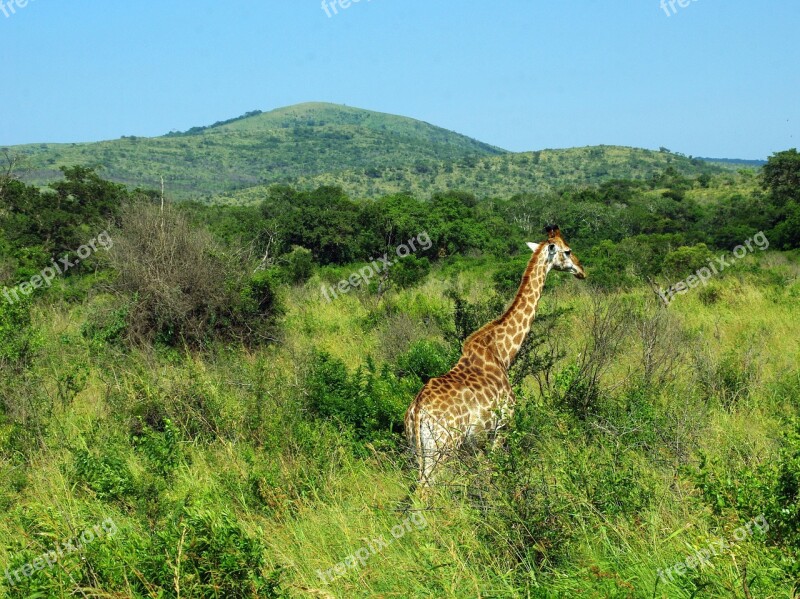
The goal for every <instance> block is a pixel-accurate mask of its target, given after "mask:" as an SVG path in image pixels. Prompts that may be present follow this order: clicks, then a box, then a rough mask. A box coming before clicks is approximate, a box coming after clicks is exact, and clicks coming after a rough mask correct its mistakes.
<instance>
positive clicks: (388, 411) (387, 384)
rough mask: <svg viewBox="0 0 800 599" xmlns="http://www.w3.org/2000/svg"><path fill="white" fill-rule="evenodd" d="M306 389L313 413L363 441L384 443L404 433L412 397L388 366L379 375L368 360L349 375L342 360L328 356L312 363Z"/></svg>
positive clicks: (319, 357) (322, 354)
mask: <svg viewBox="0 0 800 599" xmlns="http://www.w3.org/2000/svg"><path fill="white" fill-rule="evenodd" d="M306 385H307V388H308V401H309V404H310V407H311V409H312V411H313V412H314V413H315V414H317V415H318V416H319V417H322V418H329V419H333V420H336V421H337V422H339V423H341V424H343V425H345V426H347V427H350V428H352V429H353V430H354V432H355V433H356V436H357V438H359V439H361V440H380V439H384V440H385V439H388V438H390V437H391V435H392V433H396V432H398V431H400V430H402V426H403V418H404V416H405V410H406V408H407V407H408V404H409V403H410V402H411V399H412V397H413V395H411V393H412V391H411V389H410V388H409V386H408V385H407V384H403V382H402V381H400V380H399V379H398V378H397V377H396V376H395V375H394V374H392V372H391V370H390V369H389V367H388V366H384V367H383V368H382V369H381V370H380V371H378V370H377V369H376V368H375V365H374V364H373V363H372V360H368V362H367V364H366V365H365V366H361V367H359V369H358V370H357V371H356V372H355V373H353V374H349V373H348V372H347V368H346V367H345V365H344V363H343V362H342V361H341V360H338V359H336V358H333V357H331V356H329V355H328V354H325V353H319V354H316V355H315V356H314V358H313V359H312V362H311V369H310V372H309V374H308V378H307V381H306Z"/></svg>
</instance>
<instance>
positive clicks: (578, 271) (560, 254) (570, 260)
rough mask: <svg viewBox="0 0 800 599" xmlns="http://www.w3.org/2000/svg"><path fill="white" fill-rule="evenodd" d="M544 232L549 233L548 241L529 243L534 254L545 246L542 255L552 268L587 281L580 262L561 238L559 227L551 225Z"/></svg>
mask: <svg viewBox="0 0 800 599" xmlns="http://www.w3.org/2000/svg"><path fill="white" fill-rule="evenodd" d="M544 230H545V232H546V233H547V241H544V242H542V243H528V247H529V248H531V250H532V251H533V252H536V250H538V249H539V247H540V246H542V245H544V248H542V253H543V255H544V257H545V259H546V260H547V261H548V262H549V263H550V266H551V268H554V269H555V270H560V271H563V272H568V273H572V274H573V275H575V278H576V279H585V278H586V271H584V270H583V266H581V263H580V260H578V257H577V256H576V255H575V254H574V253H573V252H572V250H571V249H570V247H569V246H568V245H567V242H566V241H564V238H563V237H561V231H559V229H558V225H549V226H547V227H545V229H544Z"/></svg>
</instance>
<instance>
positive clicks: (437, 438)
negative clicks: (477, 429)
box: [418, 414, 451, 497]
mask: <svg viewBox="0 0 800 599" xmlns="http://www.w3.org/2000/svg"><path fill="white" fill-rule="evenodd" d="M418 446H419V452H418V460H419V489H420V494H421V495H422V496H423V497H427V496H428V495H429V494H430V491H431V489H432V487H433V484H434V480H435V477H436V473H437V469H438V466H439V464H440V463H441V462H442V461H444V458H445V455H446V452H447V450H448V448H449V447H450V446H451V439H450V435H449V434H448V432H447V430H446V429H444V428H443V427H442V426H441V425H440V424H439V423H438V422H436V420H435V419H434V418H433V417H431V416H430V415H429V414H424V415H421V417H420V424H419V441H418Z"/></svg>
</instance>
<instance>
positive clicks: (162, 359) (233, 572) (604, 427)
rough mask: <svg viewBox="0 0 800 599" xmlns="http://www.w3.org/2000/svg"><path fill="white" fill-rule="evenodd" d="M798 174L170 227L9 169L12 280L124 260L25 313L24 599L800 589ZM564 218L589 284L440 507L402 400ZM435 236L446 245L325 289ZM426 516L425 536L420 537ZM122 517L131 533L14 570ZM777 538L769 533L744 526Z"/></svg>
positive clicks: (78, 173)
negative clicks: (415, 459)
mask: <svg viewBox="0 0 800 599" xmlns="http://www.w3.org/2000/svg"><path fill="white" fill-rule="evenodd" d="M770 163H771V167H768V168H766V171H765V172H767V173H768V175H767V176H763V175H762V174H761V173H755V172H751V171H741V172H738V173H737V172H735V171H724V172H716V171H715V172H710V173H709V172H701V171H698V172H695V173H689V174H683V173H680V172H678V171H676V170H675V169H674V168H673V169H669V168H665V169H661V168H658V167H654V168H653V169H652V170H650V171H648V172H647V173H645V174H643V175H642V177H636V178H635V179H631V180H626V181H621V180H619V179H616V180H613V181H605V182H593V183H584V184H581V185H573V186H569V185H567V186H563V187H559V188H558V189H557V190H552V191H547V192H541V193H529V194H522V195H518V196H515V197H511V196H508V197H507V198H505V199H504V198H499V199H498V198H494V199H492V198H489V199H487V198H476V197H475V196H471V195H469V194H465V193H455V192H448V193H442V194H434V195H432V196H424V195H419V196H418V197H411V196H408V195H403V194H399V195H390V196H386V197H382V198H380V199H375V200H367V199H351V198H349V197H348V196H347V195H346V194H344V192H342V191H341V190H340V189H337V188H335V187H320V188H318V189H315V190H306V191H303V190H296V189H292V188H289V187H285V186H284V187H273V188H270V189H269V190H265V191H264V192H263V194H262V195H261V197H260V201H258V202H253V201H248V202H245V204H247V205H245V206H238V207H236V206H220V205H214V206H208V205H201V204H192V203H186V204H169V203H167V205H166V206H165V207H164V208H163V209H162V208H161V206H160V198H159V197H158V196H159V194H158V193H157V192H152V191H147V190H138V191H131V190H129V189H126V188H124V187H122V186H119V185H116V184H113V183H110V182H108V181H105V180H103V179H102V178H101V177H99V176H98V175H97V174H95V173H94V172H93V171H91V170H90V169H82V168H74V169H66V171H65V177H64V179H63V180H61V181H60V182H57V183H53V184H52V186H51V188H50V189H49V190H41V189H39V188H36V187H33V186H29V185H26V184H23V183H21V182H20V181H16V180H13V179H6V180H5V181H4V186H3V188H2V189H3V191H2V195H1V196H0V199H2V204H0V224H2V227H0V231H2V237H1V238H0V281H2V282H4V283H3V284H4V285H9V286H11V285H15V284H16V283H18V282H19V281H23V280H28V279H30V277H31V276H32V275H34V274H35V273H36V272H38V271H39V270H40V269H41V267H42V266H44V265H46V264H47V260H46V258H47V257H49V256H50V255H60V254H61V253H63V252H65V251H70V250H74V249H75V248H77V247H78V246H79V245H80V244H81V243H83V242H85V241H86V239H88V238H89V237H91V236H93V235H96V234H97V233H98V232H100V231H103V230H105V229H107V230H108V232H109V234H110V235H111V237H112V238H113V240H114V247H113V248H112V249H111V250H110V251H108V252H104V251H98V252H97V253H96V254H95V255H94V256H92V258H90V259H89V260H87V261H86V263H85V264H84V265H83V266H82V267H81V268H80V269H76V271H75V272H74V273H72V274H71V275H70V276H68V277H64V278H59V279H57V280H56V281H55V282H54V284H53V286H52V287H51V288H50V289H39V290H37V292H36V293H35V294H33V295H32V296H31V298H29V299H25V300H23V301H20V302H17V303H14V304H13V305H10V304H8V303H7V302H6V301H5V300H4V299H3V300H2V301H0V368H2V379H0V506H1V507H2V514H3V516H2V518H0V539H2V543H0V574H2V575H3V576H2V578H0V589H2V591H0V593H2V595H3V596H8V597H68V596H76V597H152V598H157V597H159V598H160V597H164V598H166V597H186V598H188V597H220V598H227V597H314V596H316V597H597V598H604V597H631V598H639V597H642V598H650V597H659V598H673V597H675V598H684V597H685V598H690V597H742V598H747V597H754V598H767V597H776V598H777V597H783V598H789V597H797V596H798V595H799V594H800V589H798V576H800V561H798V560H800V553H799V552H800V412H798V407H799V406H800V369H799V368H798V364H800V345H799V344H798V339H800V307H799V304H798V300H799V299H800V282H798V273H799V272H800V256H799V255H798V250H797V249H796V248H797V247H798V243H797V242H798V239H797V235H798V233H799V232H800V228H798V227H797V224H798V223H799V222H800V219H798V215H800V212H799V211H798V209H797V200H798V199H797V197H796V192H797V188H796V186H795V185H794V183H793V181H795V180H796V179H792V178H791V177H795V178H796V177H797V173H798V172H800V169H798V168H797V159H796V153H794V154H792V153H791V152H788V153H785V154H782V155H780V156H776V157H774V158H773V159H771V161H770ZM787 182H788V183H787ZM87 199H90V200H91V201H87ZM46 216H48V217H49V218H45V217H46ZM549 222H558V224H559V225H560V226H561V229H562V231H563V232H564V235H565V238H566V239H567V241H568V243H570V245H571V246H572V249H573V250H574V252H575V253H576V254H577V255H578V256H579V257H580V258H581V260H582V262H583V264H584V265H585V267H586V270H587V273H588V276H589V278H588V279H587V280H586V281H577V280H575V279H573V278H571V277H569V276H567V275H564V274H561V273H551V275H550V277H549V279H548V283H547V287H546V290H545V294H544V297H543V300H542V302H541V304H540V308H539V314H538V317H537V321H536V323H535V324H534V327H533V330H532V332H531V335H530V336H529V339H528V341H527V342H526V345H525V347H524V349H523V352H522V354H521V356H520V358H519V360H518V362H517V364H516V365H515V367H514V368H513V369H512V372H511V377H512V382H513V384H514V385H515V388H516V389H517V397H518V399H519V403H518V406H517V410H516V413H515V418H514V422H513V423H511V426H510V428H509V430H508V432H507V434H506V436H505V441H504V444H503V446H502V447H500V448H498V449H497V450H495V451H493V452H492V451H489V452H484V451H474V450H465V451H464V452H463V455H461V456H460V458H459V459H458V460H456V461H455V462H454V463H453V464H451V465H450V467H448V469H447V471H446V472H444V473H443V474H442V483H441V485H439V486H438V487H437V489H436V490H435V492H434V494H433V497H432V499H431V500H430V502H429V503H427V504H424V503H421V502H420V501H419V500H418V499H416V498H415V497H414V496H413V494H410V491H411V490H412V488H413V483H414V479H415V472H414V468H413V465H412V464H411V463H410V459H409V456H408V454H407V452H406V449H405V444H404V439H403V434H402V416H403V412H404V410H405V408H406V407H407V405H408V403H409V402H410V401H411V399H412V398H413V396H414V394H415V393H416V392H417V391H418V390H419V389H420V388H421V386H422V384H423V383H424V381H426V380H427V379H428V378H430V377H432V376H436V375H438V374H441V373H443V372H445V371H446V370H447V369H449V368H450V366H451V365H452V364H453V363H454V362H455V360H456V359H457V358H458V355H459V351H460V344H461V342H462V341H463V339H464V338H465V337H466V336H467V335H468V334H469V333H470V332H472V331H473V330H475V329H476V328H477V327H479V326H481V325H482V324H484V323H485V322H487V321H488V320H490V319H491V318H494V317H495V316H497V315H499V314H500V313H501V312H502V310H503V309H504V307H505V306H506V305H507V304H508V303H509V302H510V300H511V299H512V297H513V294H514V292H515V290H516V285H517V284H518V282H519V278H520V276H521V273H522V271H523V269H524V265H525V262H526V260H527V257H528V255H529V254H527V253H526V252H527V250H525V251H524V252H523V249H524V248H525V246H524V241H526V240H528V241H541V238H542V237H543V235H542V234H541V233H540V231H541V227H542V226H543V225H544V224H547V223H549ZM423 231H424V232H426V233H427V234H429V235H430V238H431V240H432V241H433V246H432V249H431V251H430V252H428V253H425V254H422V253H420V254H419V255H415V256H413V257H410V258H406V259H404V260H401V261H400V262H399V263H398V264H397V265H396V266H394V267H392V269H391V270H390V271H389V275H388V277H386V278H384V279H382V280H380V281H379V280H377V278H376V279H375V280H373V281H372V282H370V284H369V285H361V286H359V287H358V288H357V289H354V290H352V291H350V292H349V293H347V294H344V295H343V296H342V297H339V298H337V299H335V300H334V301H332V302H328V301H326V299H325V298H324V297H323V296H322V294H321V287H322V286H323V285H328V286H330V285H334V284H336V282H337V281H340V280H342V279H344V278H346V277H348V276H349V275H350V274H352V273H353V272H356V271H357V270H358V269H359V268H362V267H363V266H364V264H365V261H366V260H367V259H369V258H372V257H374V256H376V255H379V254H382V253H383V252H384V251H392V249H393V248H394V247H396V246H397V245H398V244H400V243H403V242H404V241H405V240H407V239H409V238H410V237H412V236H414V235H417V234H419V233H421V232H423ZM758 231H763V232H764V234H765V235H766V237H767V239H769V241H770V247H769V249H767V250H766V251H763V252H762V251H759V250H756V251H754V252H752V253H749V254H748V256H747V257H745V258H743V259H741V260H736V261H734V262H735V263H734V264H732V265H731V266H729V267H728V268H726V269H725V270H724V271H723V272H722V273H721V274H719V275H718V276H715V277H714V278H713V279H712V280H711V281H709V283H708V285H705V286H701V287H699V288H696V289H692V290H691V291H690V292H688V293H686V294H681V295H678V296H677V297H676V298H675V299H674V301H673V302H672V303H671V304H670V305H669V306H668V307H665V306H664V305H663V303H661V302H660V300H659V299H658V297H657V295H656V294H655V293H654V291H653V289H652V287H651V285H650V283H649V281H652V282H653V283H654V284H656V285H657V286H659V285H660V286H667V285H668V284H670V283H674V282H677V281H679V280H682V279H685V278H686V277H687V276H688V275H690V274H692V273H693V272H694V271H695V270H697V269H698V268H700V267H702V266H704V265H706V264H707V263H708V261H709V260H710V259H714V258H715V257H717V256H721V255H729V254H730V251H731V249H733V247H735V246H736V245H738V244H739V243H742V242H744V241H745V240H747V239H748V238H751V237H752V236H753V235H754V234H755V233H757V232H758ZM0 299H2V298H0ZM410 515H415V518H416V519H417V521H420V518H424V522H425V523H426V525H425V526H419V527H417V526H412V527H409V528H410V529H409V530H406V531H405V533H404V534H403V535H401V536H399V538H396V539H395V538H394V537H393V536H392V534H391V531H392V530H393V529H395V528H394V527H397V525H399V524H401V523H402V522H403V521H404V520H406V519H407V518H409V516H410ZM109 518H110V519H112V520H113V522H114V523H115V524H116V528H117V533H116V534H115V535H113V536H110V537H104V538H100V539H97V540H95V541H93V542H91V543H88V544H86V545H85V547H83V548H82V549H81V551H79V552H75V553H72V554H69V555H66V556H64V558H63V559H60V560H59V561H58V563H57V564H56V565H55V566H54V567H52V568H49V567H47V568H44V569H35V568H34V570H35V571H33V572H32V575H31V576H29V577H28V576H24V575H23V576H21V580H20V581H19V582H17V581H15V580H13V579H11V578H10V577H13V576H14V574H13V572H15V571H17V570H19V569H20V568H24V566H25V564H27V563H29V562H32V561H33V560H34V559H35V558H37V557H38V556H40V555H42V554H43V553H45V552H47V551H48V550H50V549H51V548H52V547H53V546H54V545H55V544H56V543H58V542H61V541H64V540H67V539H72V538H74V537H75V536H76V534H79V533H80V532H81V531H83V530H86V529H87V528H89V529H90V528H91V527H93V526H94V525H97V524H99V523H101V522H104V521H106V520H107V519H109ZM754 520H757V521H761V522H764V521H765V522H766V523H768V528H766V527H764V528H763V532H762V529H760V528H758V527H753V526H751V528H750V530H749V531H748V532H747V534H742V533H741V531H742V530H745V529H740V527H742V526H744V525H746V524H747V523H752V522H753V521H754ZM380 537H383V538H384V539H386V541H387V545H386V546H385V547H383V548H381V549H380V550H379V551H377V552H376V553H375V554H371V555H370V556H369V557H368V559H365V561H364V563H363V564H360V563H358V564H357V566H356V567H350V568H347V569H346V571H345V573H344V575H342V576H340V577H337V578H336V579H335V580H331V579H330V578H326V580H323V579H322V578H321V577H320V576H319V572H320V571H322V572H325V571H328V570H330V569H331V568H335V567H336V565H337V564H338V563H340V562H345V560H347V558H348V556H350V555H351V554H356V553H357V552H358V551H359V550H360V549H362V548H365V547H368V546H369V545H370V544H371V543H372V544H373V545H374V543H373V540H374V539H376V538H380ZM739 538H740V539H741V540H737V539H739ZM720 540H725V541H726V542H729V543H731V546H730V547H726V549H725V550H724V551H720V552H719V555H716V556H712V557H710V559H709V561H708V563H707V564H705V565H703V566H702V567H697V568H691V567H690V568H684V569H683V571H682V572H675V571H674V570H673V573H672V575H671V578H672V579H671V580H670V575H668V574H665V575H664V576H659V574H658V572H659V570H662V571H664V570H667V569H669V568H671V567H673V566H674V565H675V564H678V563H679V562H686V561H687V556H690V555H692V554H695V552H696V551H700V550H703V549H705V548H708V547H709V546H710V545H711V544H712V543H714V542H717V541H720ZM362 555H364V553H362ZM350 563H352V562H350ZM6 570H8V571H9V577H6V576H5V573H6Z"/></svg>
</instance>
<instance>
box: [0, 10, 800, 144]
mask: <svg viewBox="0 0 800 599" xmlns="http://www.w3.org/2000/svg"><path fill="white" fill-rule="evenodd" d="M0 1H2V2H3V3H4V4H5V5H7V4H8V3H9V2H10V1H11V0H0ZM660 1H661V0H605V1H599V0H573V1H564V0H561V1H551V2H542V1H541V0H502V1H499V2H498V1H495V2H489V1H485V2H478V1H475V0H461V1H455V0H402V1H401V0H361V2H359V3H357V4H352V5H351V6H350V7H349V8H347V9H344V10H343V9H341V8H338V12H339V14H337V15H332V16H331V17H328V16H327V15H326V13H325V11H324V10H323V9H322V6H321V4H320V0H238V1H236V2H221V1H219V0H217V1H208V0H192V1H191V2H189V1H188V0H170V1H169V2H167V1H164V2H152V1H150V2H124V3H123V2H113V1H112V2H109V1H108V0H106V1H105V2H102V3H101V2H99V1H97V0H70V1H69V2H65V1H63V0H62V1H60V2H56V0H29V4H28V5H27V6H25V7H24V8H15V10H16V13H15V14H9V16H8V17H6V16H4V15H3V12H2V10H0V56H2V62H3V66H2V70H1V71H0V72H2V73H3V76H2V84H0V85H2V87H0V90H2V91H1V93H0V108H1V109H2V114H1V115H0V145H11V144H19V143H30V142H68V141H94V140H100V139H114V138H117V137H120V136H122V135H140V136H153V135H161V134H164V133H166V132H168V131H170V130H173V129H179V130H184V129H187V128H189V127H192V126H195V125H207V124H210V123H213V122H215V121H218V120H222V119H226V118H230V117H234V116H238V115H239V114H242V113H244V112H246V111H249V110H254V109H260V110H270V109H272V108H277V107H280V106H286V105H289V104H295V103H299V102H306V101H327V102H335V103H339V104H347V105H349V106H357V107H361V108H369V109H372V110H378V111H382V112H390V113H395V114H401V115H406V116H411V117H414V118H418V119H422V120H425V121H428V122H430V123H433V124H436V125H440V126H442V127H446V128H448V129H453V130H455V131H458V132H460V133H464V134H467V135H470V136H472V137H475V138H478V139H480V140H481V141H486V142H489V143H492V144H495V145H498V146H501V147H504V148H507V149H509V150H516V151H522V150H535V149H541V148H557V147H570V146H584V145H593V144H620V145H630V146H638V147H646V148H658V147H659V146H666V147H667V148H669V149H671V150H673V151H680V152H683V153H685V154H691V155H695V156H714V157H739V158H766V157H767V156H768V155H769V154H771V153H772V152H776V151H780V150H784V149H787V148H790V147H797V146H798V145H800V45H799V44H798V43H797V35H798V32H799V31H800V3H798V2H797V0H772V1H770V2H768V3H765V2H756V1H755V0H747V1H746V0H694V1H691V2H689V3H688V6H686V7H685V8H681V7H680V6H679V5H678V4H677V2H676V4H675V8H676V11H677V12H676V13H675V14H672V15H671V16H667V14H666V13H665V11H664V10H663V9H662V8H661V7H660ZM683 1H685V0H683ZM7 10H8V9H7ZM329 11H330V9H329ZM331 12H332V11H331Z"/></svg>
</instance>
